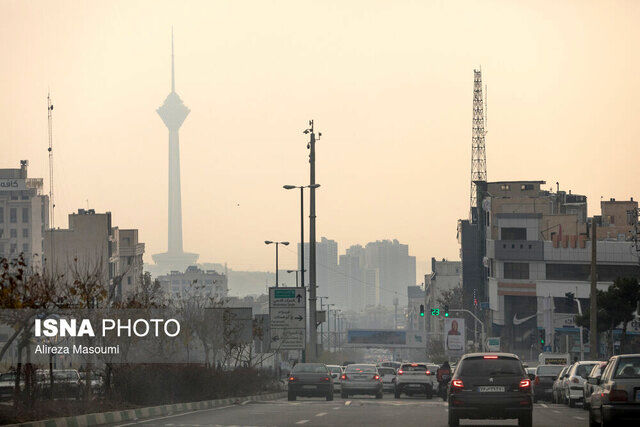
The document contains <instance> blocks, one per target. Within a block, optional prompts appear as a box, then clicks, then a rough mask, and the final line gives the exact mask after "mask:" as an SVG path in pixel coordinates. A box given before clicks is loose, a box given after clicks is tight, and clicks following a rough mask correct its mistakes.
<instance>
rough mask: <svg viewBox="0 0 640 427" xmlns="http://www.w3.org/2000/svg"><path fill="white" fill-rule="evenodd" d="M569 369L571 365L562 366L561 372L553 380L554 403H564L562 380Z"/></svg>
mask: <svg viewBox="0 0 640 427" xmlns="http://www.w3.org/2000/svg"><path fill="white" fill-rule="evenodd" d="M568 370H569V366H565V367H564V368H562V371H560V373H559V374H558V377H557V378H556V379H555V381H554V382H553V388H552V393H553V403H562V398H563V394H562V382H563V381H564V379H565V378H566V375H567V371H568Z"/></svg>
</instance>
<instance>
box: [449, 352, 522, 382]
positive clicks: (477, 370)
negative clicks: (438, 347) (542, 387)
mask: <svg viewBox="0 0 640 427" xmlns="http://www.w3.org/2000/svg"><path fill="white" fill-rule="evenodd" d="M459 375H463V376H470V377H472V376H486V375H490V376H500V375H522V376H523V375H524V370H523V369H522V364H521V363H520V361H519V360H518V359H513V358H510V357H499V358H497V359H485V358H484V357H472V358H468V359H464V360H463V361H462V362H461V364H460V373H459Z"/></svg>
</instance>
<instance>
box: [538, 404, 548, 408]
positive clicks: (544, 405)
mask: <svg viewBox="0 0 640 427" xmlns="http://www.w3.org/2000/svg"><path fill="white" fill-rule="evenodd" d="M540 406H542V407H543V408H548V407H549V406H547V404H546V403H541V404H540Z"/></svg>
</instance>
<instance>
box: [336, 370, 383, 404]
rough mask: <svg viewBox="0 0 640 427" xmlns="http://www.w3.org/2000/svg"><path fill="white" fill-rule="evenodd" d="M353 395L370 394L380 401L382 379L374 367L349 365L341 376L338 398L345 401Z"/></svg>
mask: <svg viewBox="0 0 640 427" xmlns="http://www.w3.org/2000/svg"><path fill="white" fill-rule="evenodd" d="M354 394H372V395H374V396H375V397H376V399H382V379H381V378H380V373H379V372H378V368H377V367H376V365H372V364H357V365H349V366H347V369H345V371H344V374H342V390H341V391H340V396H341V397H342V398H343V399H347V398H348V397H349V396H350V395H351V396H352V395H354Z"/></svg>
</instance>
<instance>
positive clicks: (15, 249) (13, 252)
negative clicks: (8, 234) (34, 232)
mask: <svg viewBox="0 0 640 427" xmlns="http://www.w3.org/2000/svg"><path fill="white" fill-rule="evenodd" d="M17 250H18V245H17V244H15V243H12V244H11V253H12V254H15V253H16V251H17Z"/></svg>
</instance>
